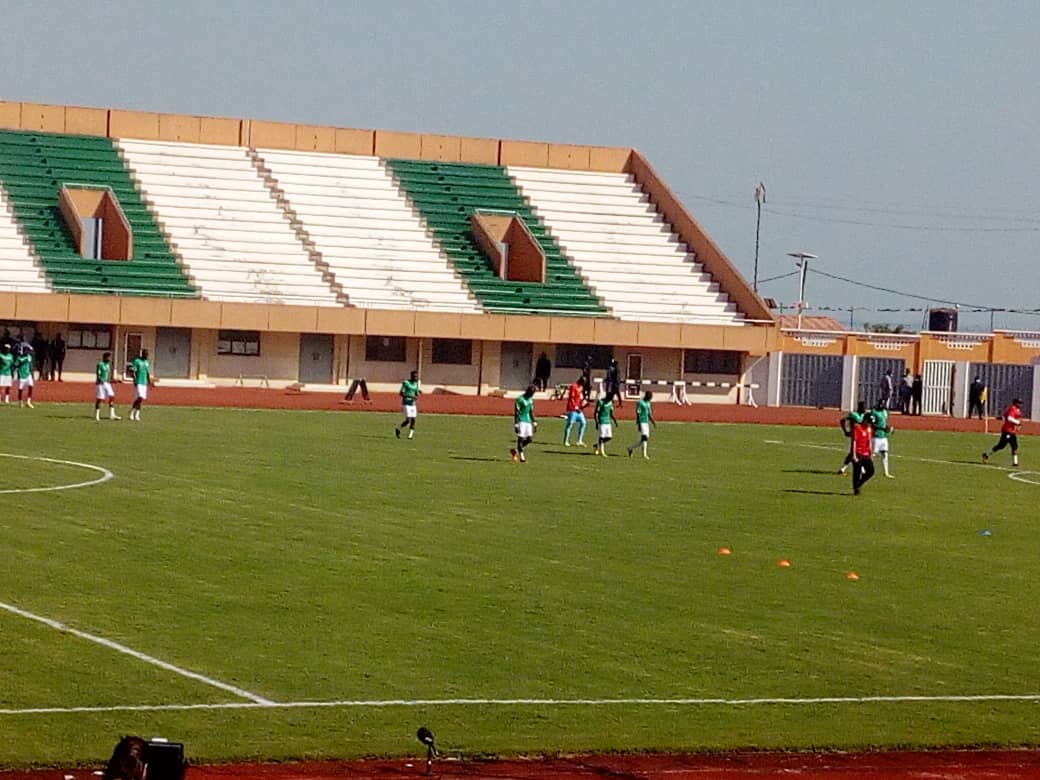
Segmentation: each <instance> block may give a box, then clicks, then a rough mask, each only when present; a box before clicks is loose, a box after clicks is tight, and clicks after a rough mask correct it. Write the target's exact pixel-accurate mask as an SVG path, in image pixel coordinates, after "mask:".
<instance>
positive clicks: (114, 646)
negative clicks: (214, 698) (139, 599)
mask: <svg viewBox="0 0 1040 780" xmlns="http://www.w3.org/2000/svg"><path fill="white" fill-rule="evenodd" d="M0 609H3V610H5V611H7V612H10V613H11V614H12V615H18V616H19V617H23V618H25V619H26V620H33V621H35V622H37V623H42V624H43V625H45V626H48V627H50V628H53V629H54V630H55V631H61V632H62V633H64V634H71V635H72V636H74V637H78V638H79V639H85V640H87V641H88V642H93V643H94V644H96V645H101V646H102V647H107V648H108V649H109V650H115V651H116V652H118V653H123V654H124V655H128V656H130V657H131V658H136V659H137V660H138V661H144V662H145V663H148V664H151V665H152V666H157V667H159V668H160V669H163V670H165V671H167V672H173V673H174V674H179V675H180V676H181V677H187V678H188V679H189V680H195V681H196V682H200V683H204V684H206V685H209V686H211V687H213V688H219V689H220V690H222V691H226V692H227V693H231V694H234V695H235V696H238V697H240V698H242V699H248V700H249V701H251V702H253V704H254V705H258V706H265V707H269V706H273V705H274V704H275V702H273V701H271V700H270V699H265V698H264V697H263V696H258V695H257V694H255V693H250V692H249V691H246V690H243V689H242V688H238V687H236V686H234V685H230V684H228V683H225V682H221V681H220V680H214V679H213V678H212V677H206V676H205V675H203V674H199V673H198V672H193V671H191V670H189V669H182V668H181V667H179V666H174V665H173V664H171V663H167V662H166V661H163V660H161V659H159V658H155V657H154V656H150V655H147V654H145V653H141V652H139V651H137V650H134V649H133V648H131V647H127V646H126V645H121V644H119V642H113V641H112V640H111V639H105V638H104V637H101V636H96V635H95V634H88V633H87V632H86V631H80V630H79V629H77V628H73V627H72V626H67V625H65V624H64V623H60V622H58V621H57V620H51V619H50V618H46V617H43V616H42V615H37V614H35V613H33V612H28V611H26V610H24V609H20V608H18V607H16V606H14V605H13V604H5V603H4V602H2V601H0Z"/></svg>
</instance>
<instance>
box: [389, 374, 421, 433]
mask: <svg viewBox="0 0 1040 780" xmlns="http://www.w3.org/2000/svg"><path fill="white" fill-rule="evenodd" d="M398 392H399V393H400V395H401V410H402V411H403V412H404V419H403V420H402V421H401V424H400V425H398V426H397V427H396V428H394V436H396V437H397V438H398V439H400V438H401V431H403V430H404V429H405V428H407V429H408V438H409V439H414V438H415V418H416V416H417V415H418V414H419V412H418V410H417V409H416V406H415V401H416V399H417V398H418V397H419V395H420V394H421V393H422V390H420V389H419V372H418V371H413V372H412V373H411V374H409V375H408V378H407V379H406V380H404V381H403V382H401V389H400V390H399V391H398Z"/></svg>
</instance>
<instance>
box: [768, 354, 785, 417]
mask: <svg viewBox="0 0 1040 780" xmlns="http://www.w3.org/2000/svg"><path fill="white" fill-rule="evenodd" d="M783 367H784V353H783V352H770V353H769V380H768V385H767V386H768V391H767V394H766V406H779V405H780V374H781V372H782V371H783Z"/></svg>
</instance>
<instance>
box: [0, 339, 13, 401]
mask: <svg viewBox="0 0 1040 780" xmlns="http://www.w3.org/2000/svg"><path fill="white" fill-rule="evenodd" d="M13 383H14V355H12V354H11V345H10V344H4V345H3V347H0V389H2V390H3V393H4V403H5V404H9V403H11V385H12V384H13Z"/></svg>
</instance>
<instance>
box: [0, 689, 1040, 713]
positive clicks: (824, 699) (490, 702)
mask: <svg viewBox="0 0 1040 780" xmlns="http://www.w3.org/2000/svg"><path fill="white" fill-rule="evenodd" d="M1001 701H1003V702H1030V703H1032V702H1040V693H1031V694H1002V693H994V694H977V695H963V696H956V695H954V696H819V697H814V698H787V697H783V698H780V697H778V698H768V697H762V698H753V699H722V698H704V699H680V698H676V699H642V698H631V699H373V700H365V699H358V700H353V699H343V700H339V701H288V702H272V701H269V702H226V703H223V704H141V705H133V704H127V705H117V706H112V707H29V708H24V709H0V715H62V714H75V713H92V712H183V711H190V710H292V709H347V708H356V709H362V708H365V709H376V708H383V707H453V706H454V707H472V706H477V707H609V706H636V705H641V706H665V707H674V706H693V707H709V706H728V707H748V706H759V705H779V706H788V705H795V706H798V705H821V704H935V703H951V704H956V703H975V702H1001Z"/></svg>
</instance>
